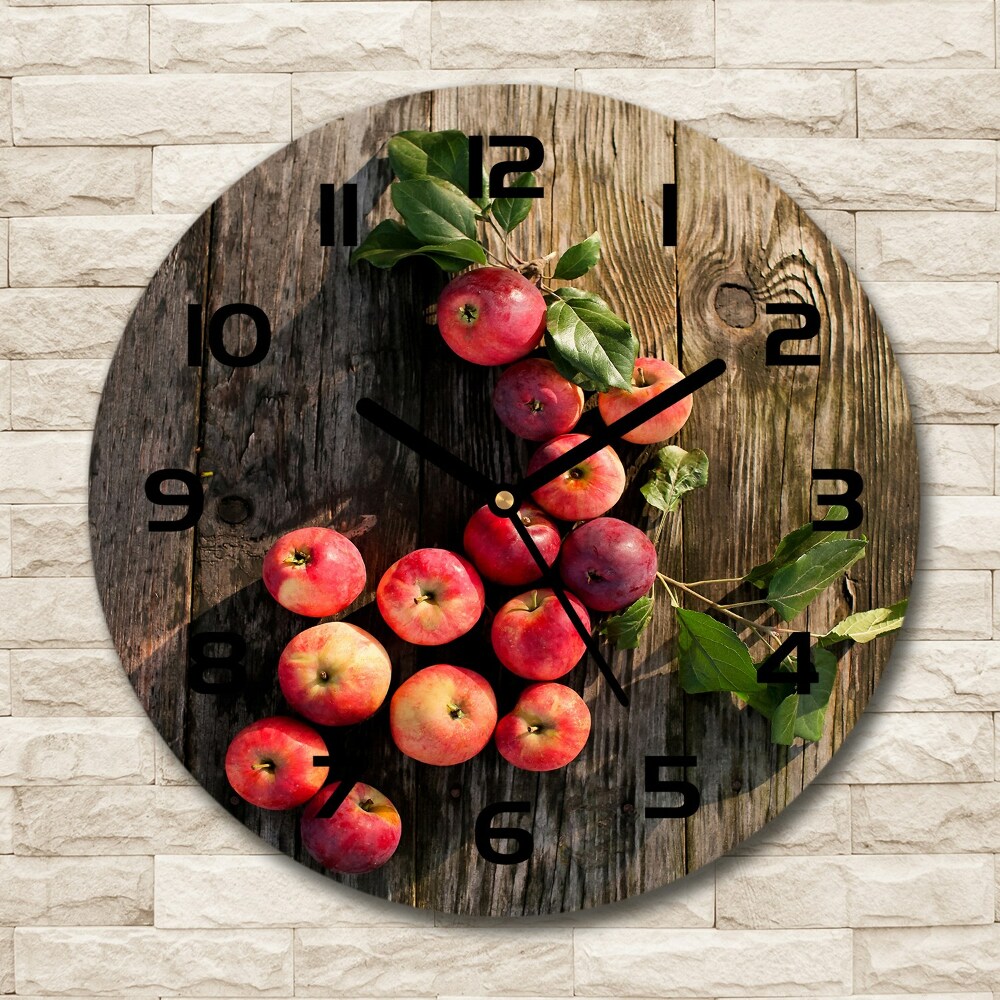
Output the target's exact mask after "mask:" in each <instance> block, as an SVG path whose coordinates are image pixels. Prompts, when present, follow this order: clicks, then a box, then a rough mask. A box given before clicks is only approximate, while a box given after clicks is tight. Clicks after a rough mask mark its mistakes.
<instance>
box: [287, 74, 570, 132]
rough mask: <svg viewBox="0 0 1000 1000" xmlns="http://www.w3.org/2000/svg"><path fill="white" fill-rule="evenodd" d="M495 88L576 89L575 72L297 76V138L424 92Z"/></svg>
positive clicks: (294, 92)
mask: <svg viewBox="0 0 1000 1000" xmlns="http://www.w3.org/2000/svg"><path fill="white" fill-rule="evenodd" d="M490 83H527V84H539V85H543V86H547V87H567V88H569V89H570V90H572V88H573V70H572V69H570V68H567V69H544V68H539V69H536V70H510V69H507V70H504V71H503V72H502V73H497V72H496V70H489V69H463V70H454V69H422V70H405V71H400V70H377V71H375V72H370V73H349V72H348V73H296V74H295V75H294V76H293V77H292V134H293V135H294V136H296V137H297V136H300V135H302V134H303V133H304V132H308V131H309V130H310V129H314V128H317V127H318V126H320V125H322V124H324V123H325V122H328V121H329V120H330V119H331V118H336V117H337V116H338V115H343V114H347V113H348V112H351V111H360V110H361V109H362V108H366V107H368V106H369V105H372V104H380V103H381V102H382V101H388V100H390V99H392V98H393V97H402V96H404V95H405V94H414V93H418V92H420V91H422V90H436V89H439V88H441V89H443V88H446V87H459V86H470V85H474V84H490Z"/></svg>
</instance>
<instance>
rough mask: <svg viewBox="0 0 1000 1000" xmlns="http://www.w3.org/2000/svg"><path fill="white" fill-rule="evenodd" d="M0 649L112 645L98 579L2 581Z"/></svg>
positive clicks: (0, 590)
mask: <svg viewBox="0 0 1000 1000" xmlns="http://www.w3.org/2000/svg"><path fill="white" fill-rule="evenodd" d="M0 607H2V608H4V609H5V614H4V615H3V616H2V617H0V649H18V648H21V647H24V646H67V645H75V646H81V647H84V646H110V645H111V637H110V636H109V635H108V626H107V625H106V624H105V622H104V613H103V611H102V610H101V604H100V601H99V600H98V596H97V585H96V584H95V582H94V579H93V577H67V578H64V579H52V578H48V579H46V578H20V579H18V578H16V577H15V578H12V579H10V580H3V579H0Z"/></svg>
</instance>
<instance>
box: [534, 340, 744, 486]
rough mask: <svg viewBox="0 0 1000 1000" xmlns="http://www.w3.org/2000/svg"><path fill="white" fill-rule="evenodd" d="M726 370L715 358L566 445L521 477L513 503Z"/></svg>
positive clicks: (720, 360) (724, 365) (718, 359)
mask: <svg viewBox="0 0 1000 1000" xmlns="http://www.w3.org/2000/svg"><path fill="white" fill-rule="evenodd" d="M725 370H726V362H725V361H723V360H722V358H715V359H714V360H713V361H709V362H708V364H705V365H702V366H701V368H699V369H697V370H696V371H693V372H692V373H691V374H690V375H687V376H685V377H684V378H682V379H681V380H680V382H675V383H674V384H673V385H672V386H670V388H669V389H664V390H663V392H661V393H659V394H657V395H656V396H654V397H653V398H652V399H649V400H647V401H646V402H645V403H643V404H642V405H641V406H637V407H636V408H635V409H634V410H633V411H632V412H631V413H627V414H626V415H625V416H624V417H619V419H618V420H616V421H614V423H611V424H608V425H607V427H604V428H602V429H601V430H599V431H597V432H596V433H595V434H592V435H591V436H590V437H589V438H588V439H587V440H586V441H582V442H581V443H580V444H578V445H575V446H574V447H572V448H570V449H569V451H567V452H565V453H564V454H562V455H560V456H559V457H558V458H554V459H553V460H552V461H551V462H549V463H548V464H547V465H543V466H542V467H541V468H540V469H537V470H536V471H535V472H533V473H531V475H529V476H525V477H524V479H522V480H521V481H520V482H519V483H518V484H517V486H516V487H515V489H514V496H515V499H516V502H517V504H518V505H519V504H521V503H523V502H524V501H525V500H526V499H527V498H528V497H529V496H531V494H532V493H534V492H535V490H537V489H538V488H539V487H541V486H544V485H545V484H546V483H548V482H551V481H552V480H553V479H555V478H556V476H560V475H562V474H563V473H564V472H569V470H570V469H572V468H573V466H575V465H579V464H580V462H582V461H584V460H585V459H587V458H590V456H591V455H594V454H596V453H597V452H599V451H600V450H601V449H602V448H604V447H605V446H606V445H609V444H613V443H614V442H616V441H617V440H618V439H619V438H621V437H622V436H623V435H624V434H628V432H629V431H634V430H635V429H636V427H638V426H639V425H640V424H644V423H645V422H646V421H647V420H649V419H650V418H651V417H655V416H656V415H657V414H658V413H660V412H661V411H662V410H665V409H667V407H669V406H673V405H674V404H675V403H679V402H680V401H681V400H682V399H684V398H685V397H686V396H690V395H691V393H693V392H696V391H697V390H698V389H700V388H702V387H703V386H705V385H708V383H709V382H712V381H714V380H715V379H717V378H718V377H719V376H720V375H721V374H722V373H723V372H724V371H725Z"/></svg>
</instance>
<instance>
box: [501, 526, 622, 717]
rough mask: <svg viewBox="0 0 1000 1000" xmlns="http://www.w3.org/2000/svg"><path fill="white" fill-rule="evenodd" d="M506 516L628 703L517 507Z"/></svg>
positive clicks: (606, 676) (619, 696) (599, 665)
mask: <svg viewBox="0 0 1000 1000" xmlns="http://www.w3.org/2000/svg"><path fill="white" fill-rule="evenodd" d="M505 513H506V516H507V517H508V518H509V519H510V522H511V524H513V525H514V528H515V530H516V531H517V533H518V535H520V537H521V541H522V542H524V547H525V548H526V549H527V550H528V552H529V553H530V554H531V558H532V559H534V560H535V563H536V565H537V566H538V569H539V570H540V571H541V574H542V582H543V583H544V584H545V585H546V586H547V587H548V588H549V589H550V590H552V591H553V593H554V594H555V595H556V597H557V598H558V599H559V603H560V604H561V605H562V608H563V611H565V612H566V614H567V616H568V617H569V620H570V621H571V622H572V623H573V627H574V628H575V629H576V630H577V632H578V633H579V635H580V638H581V639H583V641H584V643H585V644H586V647H587V652H588V653H590V655H591V656H592V657H593V658H594V662H595V663H596V664H597V668H598V670H600V671H601V674H602V675H603V676H604V679H605V680H606V681H607V682H608V686H609V687H610V688H611V691H612V693H613V694H614V696H615V697H616V698H617V699H618V700H619V701H620V702H621V703H622V704H623V705H626V706H627V705H628V695H627V694H626V693H625V691H624V689H623V688H622V686H621V684H619V682H618V678H617V677H615V675H614V674H613V673H612V671H611V667H610V666H608V661H607V660H605V659H604V656H603V655H602V654H601V651H600V649H599V648H598V646H597V641H596V640H595V639H594V637H593V636H592V635H591V634H590V632H589V631H587V628H586V627H585V626H584V624H583V622H582V621H581V620H580V616H579V615H578V614H577V613H576V610H575V609H574V607H573V605H572V604H571V603H570V599H569V597H568V596H567V595H566V591H565V589H564V588H563V586H562V583H561V582H560V580H559V577H558V576H557V575H556V573H555V571H554V570H553V569H552V567H551V566H550V565H549V564H548V563H547V562H546V561H545V558H544V556H543V555H542V553H541V552H539V551H538V546H537V545H536V544H535V540H534V539H533V538H532V537H531V533H530V532H529V531H528V528H527V526H526V525H525V524H524V522H523V521H522V520H521V518H520V517H519V516H518V513H517V508H516V507H512V508H511V509H510V510H509V511H506V512H505Z"/></svg>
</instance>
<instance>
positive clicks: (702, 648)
mask: <svg viewBox="0 0 1000 1000" xmlns="http://www.w3.org/2000/svg"><path fill="white" fill-rule="evenodd" d="M707 482H708V458H707V456H706V455H705V453H704V452H702V451H698V450H693V451H685V450H684V449H683V448H678V447H676V446H674V445H670V446H667V447H666V448H662V449H660V451H659V453H658V454H657V456H656V460H655V461H654V463H653V466H652V467H651V469H650V470H649V475H648V478H647V481H646V483H645V484H644V485H643V486H642V487H641V490H642V494H643V496H644V497H645V498H646V502H647V503H648V504H649V505H650V506H651V507H653V508H654V509H657V510H659V511H660V512H661V515H660V518H659V520H658V522H657V525H656V534H655V539H656V540H659V538H660V535H661V533H662V531H663V527H664V524H665V521H666V517H667V515H669V514H671V513H674V512H675V511H677V510H679V509H680V505H681V502H682V500H683V498H684V496H685V494H687V493H689V492H691V490H694V489H699V488H701V487H703V486H705V485H706V484H707ZM846 514H847V511H846V509H845V508H843V507H840V506H833V507H831V508H830V509H829V511H828V512H827V515H826V517H825V518H823V520H824V521H829V522H831V523H836V522H839V521H841V520H843V518H844V517H845V515H846ZM867 545H868V540H867V539H866V538H865V536H864V535H861V536H860V537H858V538H852V537H849V535H848V533H847V532H846V531H842V530H840V529H838V528H834V527H831V528H828V529H823V528H817V527H815V526H814V524H813V522H812V521H810V522H809V523H807V524H804V525H802V526H801V527H799V528H796V529H795V530H794V531H792V532H789V534H787V535H786V536H785V537H784V538H782V539H781V540H780V541H779V543H778V545H777V547H776V549H775V552H774V555H773V556H772V557H771V559H769V560H768V561H767V562H766V563H762V564H761V565H759V566H754V567H753V568H752V569H750V570H749V571H748V572H746V573H745V574H744V575H743V576H741V577H733V578H728V579H721V580H698V581H695V582H694V583H685V582H684V581H682V580H677V579H673V578H672V577H670V576H668V575H666V574H665V573H658V574H657V580H658V582H659V583H660V584H661V585H662V586H663V587H664V589H665V591H666V593H667V594H668V596H669V599H670V604H671V606H672V607H673V610H674V614H675V616H676V618H677V628H678V637H677V649H678V660H679V663H680V682H681V687H682V688H683V689H684V690H685V691H686V692H687V693H688V694H705V693H709V692H719V693H729V694H734V695H736V697H737V698H739V699H740V700H741V701H743V702H744V703H746V704H747V705H748V706H749V707H750V708H751V709H753V710H755V711H757V712H759V713H761V714H762V715H764V716H765V717H766V718H768V719H769V720H770V722H771V740H772V742H774V743H778V744H785V745H787V744H790V743H792V742H793V740H795V739H796V738H800V739H803V740H808V741H817V740H819V739H821V737H822V735H823V723H824V720H825V717H826V711H827V706H828V705H829V701H830V695H831V693H832V691H833V687H834V684H835V681H836V676H837V657H836V656H835V655H834V653H833V652H831V647H833V646H836V645H838V644H853V643H859V642H870V641H871V640H872V639H875V638H877V637H878V636H881V635H886V634H887V633H890V632H893V631H895V630H896V629H898V628H900V627H901V626H902V624H903V617H904V615H905V613H906V606H907V602H906V600H902V601H900V602H898V603H897V604H894V605H892V606H891V607H889V608H874V609H872V610H870V611H860V612H857V613H855V614H852V615H849V616H848V617H847V618H844V619H843V620H842V621H840V622H838V623H836V624H835V625H833V626H831V627H830V628H829V629H827V630H826V631H825V632H822V633H815V632H803V631H801V630H795V629H792V628H787V627H782V626H780V625H772V624H767V623H765V622H762V621H754V620H752V619H751V618H748V617H746V616H745V615H743V614H741V613H740V612H739V610H738V609H743V608H748V607H762V608H763V607H766V608H769V609H770V611H771V613H772V614H773V615H774V616H775V617H776V618H777V619H778V621H780V622H788V621H790V620H791V619H793V618H795V617H796V616H797V615H799V614H801V613H802V612H803V611H804V610H805V609H806V608H808V607H809V606H810V604H812V602H813V601H814V600H816V598H818V597H819V596H820V595H821V594H822V593H824V592H825V591H826V590H827V589H828V588H829V587H830V586H832V585H833V584H834V583H835V582H837V581H838V580H840V579H841V578H843V576H844V575H845V574H846V573H847V571H848V570H849V569H850V567H851V566H853V565H854V563H856V562H857V561H858V560H859V559H861V558H863V557H864V555H865V551H866V549H867ZM739 583H745V584H750V585H752V586H754V587H756V588H757V589H758V590H760V591H762V592H763V595H762V597H761V598H760V599H759V600H748V601H740V602H738V603H730V604H723V603H720V602H718V601H716V600H715V599H714V598H712V597H710V596H708V595H707V594H706V593H704V592H703V588H704V587H708V586H714V585H718V584H728V585H732V584H739ZM682 598H686V599H693V600H695V601H697V602H698V604H699V605H700V606H701V607H700V608H699V609H698V610H694V609H690V608H685V607H683V606H682V603H681V601H682ZM640 602H642V603H641V606H640ZM652 611H653V600H652V598H650V597H648V596H646V597H642V598H640V599H639V601H637V602H636V604H634V605H632V607H630V608H627V609H626V610H625V611H623V612H621V613H620V614H618V615H615V616H613V617H612V618H609V619H608V620H607V621H606V622H605V623H604V624H603V625H602V626H601V631H602V633H603V634H605V635H607V636H608V637H609V638H610V639H611V640H612V642H615V644H616V645H617V647H618V648H620V649H621V648H625V649H630V648H635V646H636V645H638V636H639V632H641V630H642V627H644V624H645V622H648V620H649V618H650V617H651V615H652ZM720 618H725V619H727V621H722V620H720ZM741 632H750V633H751V635H752V638H751V639H750V641H749V643H747V642H744V641H743V639H741V638H740V633H741ZM758 640H759V641H760V642H762V643H763V644H765V645H766V646H767V649H768V653H767V655H766V657H765V659H764V660H762V661H761V662H759V663H755V662H754V660H753V658H752V655H751V649H752V648H753V646H754V645H755V644H756V642H757V641H758ZM793 650H794V653H795V655H793ZM803 655H805V657H806V659H803ZM800 661H801V662H800Z"/></svg>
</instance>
